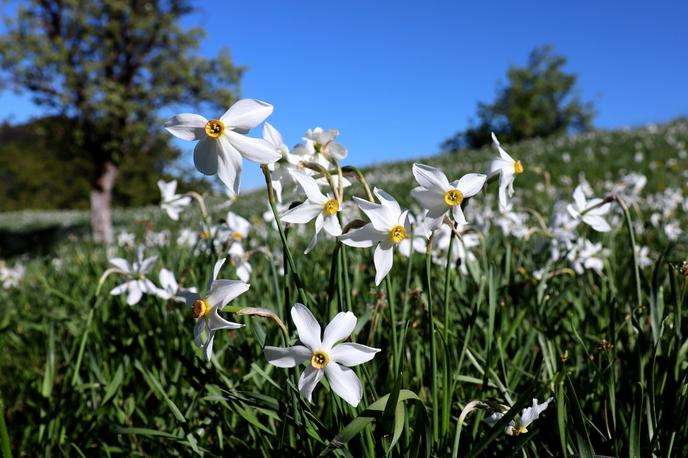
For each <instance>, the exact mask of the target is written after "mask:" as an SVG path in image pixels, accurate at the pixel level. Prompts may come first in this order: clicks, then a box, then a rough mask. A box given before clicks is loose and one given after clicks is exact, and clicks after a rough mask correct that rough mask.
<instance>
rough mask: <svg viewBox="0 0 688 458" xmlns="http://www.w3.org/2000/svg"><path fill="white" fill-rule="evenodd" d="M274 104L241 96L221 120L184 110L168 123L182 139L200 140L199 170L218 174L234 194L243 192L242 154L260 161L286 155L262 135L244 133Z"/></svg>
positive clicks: (196, 156)
mask: <svg viewBox="0 0 688 458" xmlns="http://www.w3.org/2000/svg"><path fill="white" fill-rule="evenodd" d="M272 109H273V108H272V105H270V104H268V103H265V102H262V101H260V100H255V99H241V100H239V101H238V102H236V103H235V104H234V105H232V106H231V107H230V108H229V109H228V110H227V111H226V112H225V114H223V115H222V116H221V117H220V119H211V120H208V119H206V118H204V117H203V116H201V115H197V114H192V113H182V114H179V115H176V116H173V117H172V118H171V119H169V120H168V121H167V122H166V123H165V129H167V130H168V131H169V132H170V133H171V134H172V135H174V136H176V137H178V138H181V139H182V140H189V141H198V143H197V144H196V147H195V148H194V164H195V165H196V168H197V169H198V171H199V172H201V173H203V174H205V175H215V174H217V176H218V178H220V180H221V181H222V182H223V183H224V184H225V185H226V186H227V188H229V190H230V191H231V193H232V194H234V195H235V194H238V193H239V184H240V178H241V168H242V164H241V161H242V157H244V158H246V159H248V160H250V161H253V162H257V163H259V164H269V163H272V162H275V161H278V160H279V159H280V158H281V157H282V156H281V154H280V153H279V152H277V151H276V150H275V148H274V147H273V146H272V145H271V144H270V143H268V142H266V141H265V140H263V139H262V138H251V137H246V136H245V135H243V134H246V133H248V131H249V130H250V129H252V128H254V127H256V126H257V125H258V124H260V123H261V122H263V121H264V120H265V118H267V117H268V116H270V114H271V113H272Z"/></svg>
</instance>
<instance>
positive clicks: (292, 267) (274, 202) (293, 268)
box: [260, 164, 308, 305]
mask: <svg viewBox="0 0 688 458" xmlns="http://www.w3.org/2000/svg"><path fill="white" fill-rule="evenodd" d="M260 169H261V170H262V171H263V175H264V176H265V184H266V186H267V190H268V202H269V203H270V208H271V209H272V214H273V215H274V216H275V223H277V230H278V231H279V234H280V239H281V240H282V248H283V249H284V256H285V257H286V258H287V263H288V264H289V268H290V270H291V273H292V275H293V277H294V281H295V282H296V288H297V289H298V291H299V298H300V299H301V302H302V303H303V304H304V305H308V297H307V296H306V292H305V291H304V289H303V282H302V281H301V277H300V276H299V272H298V270H296V263H295V262H294V258H293V257H292V255H291V251H290V250H289V244H288V243H287V236H286V234H285V233H284V226H283V225H282V219H281V218H280V216H279V212H278V211H277V200H276V199H275V192H274V190H273V189H272V180H271V179H270V170H269V169H268V167H267V165H265V164H261V166H260ZM285 267H286V266H285Z"/></svg>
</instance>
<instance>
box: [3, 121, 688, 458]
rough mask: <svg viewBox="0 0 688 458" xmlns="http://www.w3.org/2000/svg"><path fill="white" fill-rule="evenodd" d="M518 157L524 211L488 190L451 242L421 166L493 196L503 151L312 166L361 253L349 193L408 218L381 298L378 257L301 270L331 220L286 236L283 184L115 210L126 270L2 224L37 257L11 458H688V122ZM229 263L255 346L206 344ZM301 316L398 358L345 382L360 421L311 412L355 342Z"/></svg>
mask: <svg viewBox="0 0 688 458" xmlns="http://www.w3.org/2000/svg"><path fill="white" fill-rule="evenodd" d="M209 135H210V134H209ZM347 135H355V133H344V134H343V135H342V136H341V137H339V138H338V139H337V141H340V140H341V141H342V142H343V143H344V144H345V143H346V137H347ZM502 146H503V147H504V148H505V149H506V150H507V151H508V153H509V154H510V155H511V156H512V157H513V158H516V159H519V160H520V161H522V165H523V172H522V173H518V174H517V175H516V176H515V180H514V188H515V193H514V196H513V198H511V199H510V206H509V208H507V209H505V210H506V211H503V212H502V211H500V202H499V199H498V197H497V196H498V187H499V183H498V179H496V178H495V177H493V178H492V179H489V180H488V181H487V182H486V183H485V185H484V186H483V187H481V189H480V192H478V193H477V194H476V195H474V196H472V197H470V198H465V199H463V195H462V202H459V203H460V204H461V206H462V207H463V211H464V213H465V218H466V220H467V221H468V225H465V226H464V225H454V223H453V222H450V224H442V225H441V226H438V227H436V228H434V229H433V231H432V236H430V232H429V231H427V230H426V229H427V226H426V225H425V220H423V218H422V213H423V211H422V210H423V209H422V207H421V205H420V204H419V202H418V200H417V199H414V198H413V197H412V196H411V195H410V192H411V190H412V188H414V187H416V186H418V183H417V182H416V179H415V178H414V174H413V173H412V167H413V163H414V162H416V163H422V164H427V165H430V166H433V167H437V168H439V169H441V170H442V171H443V172H444V173H445V174H446V175H447V177H449V180H450V181H451V180H455V179H458V178H460V177H461V176H463V175H464V174H467V173H472V172H478V173H486V171H487V168H488V166H489V164H490V161H491V160H492V159H494V158H495V157H496V156H497V150H496V149H495V148H494V147H490V148H484V149H481V150H467V151H458V152H454V153H450V154H444V155H439V156H432V157H424V158H418V159H417V160H416V161H402V162H394V163H385V164H379V165H377V166H374V167H369V168H364V169H361V170H358V169H355V168H353V167H347V165H346V160H345V159H344V160H341V167H339V162H337V161H331V162H329V163H327V162H326V163H325V164H326V166H325V167H324V168H323V165H322V163H320V168H318V167H317V166H316V165H317V164H312V168H305V169H301V171H302V172H304V173H305V172H308V173H309V174H310V175H312V176H313V178H322V177H323V175H327V174H332V180H331V183H329V184H328V182H327V181H323V182H321V183H320V184H321V185H322V189H323V192H325V191H327V190H328V189H329V188H330V184H333V185H334V186H333V188H334V191H333V192H334V194H335V195H337V194H338V193H339V194H341V195H343V198H342V199H339V200H340V201H341V208H339V210H341V211H339V212H338V213H339V219H340V220H341V227H342V229H343V231H344V232H345V233H351V232H352V231H355V230H357V229H359V230H360V227H361V226H362V225H363V224H365V223H367V222H368V221H369V219H368V216H367V214H366V213H364V212H361V211H360V208H364V207H365V205H366V204H365V203H363V204H362V203H360V201H354V200H352V196H356V197H358V198H360V199H363V200H367V201H370V202H373V200H374V196H371V195H369V193H368V191H371V193H372V190H373V189H374V188H380V189H383V190H384V191H386V192H387V193H388V194H389V195H391V196H393V197H394V198H395V199H396V200H397V201H398V202H399V204H400V206H401V208H409V209H410V215H413V221H414V222H415V223H414V224H413V225H410V226H408V228H409V230H408V231H405V232H404V234H402V235H403V237H400V239H399V242H400V243H399V244H398V245H399V246H394V248H393V249H394V255H393V265H392V267H391V270H390V271H389V274H387V276H386V277H385V278H384V279H381V281H379V282H377V283H379V284H378V285H376V266H375V263H374V254H373V248H358V247H356V246H351V245H347V244H346V243H341V242H339V241H338V240H337V239H336V238H335V237H332V236H330V235H327V234H325V233H324V232H323V234H322V236H321V237H320V239H319V240H318V242H317V244H316V245H315V247H314V248H313V249H312V250H311V251H310V252H309V253H308V254H304V250H306V248H307V246H308V244H309V241H310V240H311V238H312V237H313V233H314V225H313V223H312V222H310V223H308V224H298V223H287V222H284V221H279V224H278V222H277V221H276V220H275V214H274V213H275V212H273V211H272V210H273V209H274V210H276V213H277V215H278V216H280V217H281V218H280V219H283V218H284V215H285V213H288V212H289V210H288V209H289V208H290V204H291V203H292V202H294V201H303V200H304V196H303V194H302V193H301V192H300V189H299V186H297V184H298V183H294V182H288V183H287V182H285V183H283V184H279V185H277V186H283V187H284V190H283V192H282V193H283V196H282V202H281V203H279V202H277V201H276V200H277V196H275V195H274V189H273V193H272V196H273V197H274V199H273V202H272V204H273V208H271V206H270V205H269V199H268V196H269V195H271V194H270V192H269V191H268V187H267V186H266V187H264V188H263V189H260V190H256V191H252V192H246V193H242V194H240V195H239V196H238V197H237V198H236V199H228V198H226V196H224V195H205V196H200V195H188V196H174V192H173V191H172V192H171V194H170V195H172V196H173V197H172V198H170V199H167V200H165V196H164V193H163V206H164V207H165V209H163V208H160V207H151V208H145V209H128V210H117V211H116V212H115V223H116V243H115V244H114V246H112V247H110V248H109V249H106V248H104V247H102V246H99V245H95V244H93V243H91V242H89V240H88V234H87V233H86V231H85V230H84V226H83V223H84V221H86V220H87V218H88V215H87V214H86V213H83V212H49V213H47V212H23V213H7V214H2V215H0V234H2V236H3V239H4V240H14V241H15V242H16V241H21V246H22V250H21V251H23V253H19V252H17V251H16V250H14V251H12V250H9V251H6V252H4V253H2V255H3V256H5V257H6V259H5V261H4V264H3V265H2V266H0V302H1V303H2V304H3V308H2V314H1V315H0V347H2V348H3V351H2V352H0V414H1V415H0V418H1V420H0V444H1V445H2V450H3V453H4V455H3V456H41V455H42V456H55V455H68V456H156V455H166V456H189V455H193V454H200V455H209V456H214V455H230V454H231V455H233V456H287V455H290V456H318V455H329V456H354V457H359V456H361V457H379V456H441V457H444V456H461V457H476V456H539V457H547V456H581V457H592V456H628V457H641V456H642V457H647V456H658V457H672V456H688V426H687V423H686V421H685V415H686V413H688V385H687V380H688V362H687V361H686V353H687V352H688V313H687V312H686V309H687V307H686V291H687V288H688V263H685V261H686V260H687V259H688V254H687V251H686V246H687V244H686V241H687V240H686V234H685V228H686V223H687V221H688V219H687V217H686V211H687V210H688V198H687V197H686V189H687V186H688V121H685V120H677V121H674V122H671V123H666V124H658V125H650V126H645V127H642V128H636V129H626V130H618V131H609V132H607V131H596V132H592V133H590V134H585V135H579V136H573V137H553V138H549V139H544V140H540V139H538V140H531V141H526V142H522V143H519V144H515V145H506V144H503V145H502ZM266 173H271V174H272V178H273V179H275V177H276V176H277V175H278V173H277V171H276V170H268V169H267V168H266ZM340 174H341V175H340ZM343 178H346V179H347V180H348V182H349V183H350V184H351V185H350V186H344V180H343ZM364 182H366V183H367V184H368V185H369V189H366V187H365V186H364V185H363V183H364ZM272 184H273V183H271V186H272ZM340 184H341V186H340ZM575 189H579V191H578V192H579V193H581V195H583V196H585V199H588V202H590V199H592V198H593V197H597V198H601V199H605V200H603V201H602V202H599V207H597V209H600V208H602V207H604V208H605V209H607V208H608V211H606V212H604V214H603V215H602V216H601V218H602V219H603V220H604V221H605V222H606V223H607V224H608V225H609V227H610V230H608V231H602V232H600V231H598V230H595V229H594V228H593V227H591V224H590V222H589V220H586V216H590V215H593V214H594V210H596V209H594V208H587V209H585V210H584V209H581V208H578V210H582V211H579V214H578V217H577V218H576V217H575V215H574V213H575V212H574V213H572V211H567V205H569V204H576V201H574V197H573V194H574V190H575ZM309 197H310V195H309ZM377 197H378V199H380V195H379V194H378V196H377ZM385 198H386V197H385V196H384V195H382V199H381V200H384V199H385ZM585 199H584V200H585ZM291 206H292V208H293V205H291ZM605 206H606V207H605ZM297 208H298V207H297ZM371 208H372V207H371ZM326 210H327V208H326ZM176 211H178V212H179V215H178V216H179V219H178V220H176V221H175V220H173V219H172V218H170V212H172V213H173V214H174V213H175V212H176ZM292 211H293V210H292ZM325 213H326V214H327V212H325ZM326 216H327V215H326ZM330 216H332V215H330ZM335 216H336V214H335ZM244 219H245V220H244ZM287 219H289V217H288V216H287ZM335 220H336V217H335ZM596 222H597V223H599V220H596ZM332 224H334V222H332ZM337 224H339V223H337ZM402 226H403V223H402ZM451 226H454V227H455V232H454V231H453V230H452V229H451ZM327 227H329V226H327V225H325V229H327ZM46 233H49V235H50V236H49V237H42V238H36V236H35V234H43V235H45V234H46ZM340 240H346V237H345V236H343V237H342V238H341V239H340ZM395 242H396V240H395ZM17 243H19V242H17ZM5 249H6V250H7V248H5ZM224 258H227V260H226V262H225V263H224V264H222V265H221V266H220V267H219V271H218V273H217V278H218V279H231V280H236V279H241V280H243V281H245V282H247V283H250V288H248V289H247V290H245V291H242V292H241V293H234V294H232V295H231V296H232V300H231V302H229V303H228V304H226V303H223V304H221V305H220V306H219V307H218V310H220V316H221V317H222V318H223V319H224V320H228V321H229V322H232V323H238V324H241V325H244V326H243V327H240V328H239V327H236V328H227V327H226V328H225V329H219V330H214V329H209V328H206V329H205V330H203V329H201V328H199V327H198V326H197V323H199V322H201V323H203V322H202V320H204V319H206V318H207V317H211V318H212V316H213V315H212V313H214V312H210V313H208V311H207V310H206V307H208V306H212V305H213V304H212V303H211V302H212V301H209V300H206V301H205V302H203V301H204V300H205V299H204V298H206V299H208V298H209V297H212V294H211V295H210V296H205V295H204V293H206V289H207V287H206V285H207V284H209V283H212V279H213V276H214V272H213V270H214V267H216V266H217V264H216V263H217V261H218V260H221V259H224ZM121 260H126V261H127V262H126V264H125V263H123V262H122V261H121ZM135 264H136V265H135ZM161 272H163V273H161ZM170 276H171V277H173V279H174V282H172V281H171V280H170ZM127 281H130V282H133V283H132V284H131V285H129V286H128V287H127V289H126V290H125V289H123V288H120V289H119V290H118V289H117V288H118V287H119V285H121V284H123V283H125V282H127ZM151 285H152V286H151ZM226 285H229V284H226ZM232 285H235V283H232ZM237 285H238V283H237ZM192 287H195V288H197V290H198V291H199V292H200V294H201V295H200V296H199V297H195V296H192V292H191V291H189V290H188V289H189V288H192ZM216 287H217V288H219V286H217V285H216ZM227 287H229V286H227ZM136 288H139V289H140V290H141V291H139V292H140V293H141V294H138V293H137V292H135V291H134V292H132V290H133V289H136ZM210 291H214V290H213V287H212V285H211V288H210ZM112 292H119V293H121V294H118V295H114V294H112ZM139 296H140V297H139ZM189 297H191V300H185V299H188V298H189ZM225 299H226V298H225ZM128 302H129V303H132V304H131V305H130V304H129V303H128ZM223 302H224V299H223ZM297 303H301V304H304V305H305V306H306V307H307V308H308V310H310V312H312V314H313V316H314V317H315V319H316V320H317V321H318V322H319V323H320V326H322V329H323V330H324V329H325V326H326V325H327V324H328V323H330V321H331V320H332V319H333V318H335V316H338V317H339V318H338V320H340V321H344V320H348V322H347V323H348V324H347V326H348V328H347V332H348V333H347V332H343V331H342V332H340V333H339V334H340V335H339V337H340V339H338V340H344V341H345V342H344V343H339V344H338V345H339V346H344V345H349V346H348V347H347V348H348V349H352V348H356V349H357V351H358V350H360V351H364V350H362V348H363V347H360V346H359V347H354V346H353V345H352V344H351V343H352V342H355V343H357V344H360V345H365V346H366V347H365V348H370V349H375V350H379V351H377V352H375V353H374V355H373V353H371V352H372V351H373V350H370V351H369V350H365V351H369V353H368V354H367V356H366V358H364V359H365V361H363V360H360V361H363V362H362V363H361V364H358V363H359V362H360V361H359V360H357V361H354V362H352V364H350V365H352V366H354V367H353V368H352V370H353V372H351V371H349V370H347V369H344V370H342V373H346V374H347V375H346V376H347V377H348V379H347V380H349V381H351V380H353V378H358V379H359V380H360V386H361V387H362V392H361V393H360V394H361V399H360V402H356V392H355V390H354V392H353V394H352V391H351V389H350V388H351V386H342V383H341V380H337V379H336V378H335V379H334V383H333V382H332V379H330V377H331V372H327V373H326V375H325V377H323V378H322V379H321V380H320V381H319V383H317V380H315V382H316V383H317V386H315V388H314V389H313V390H312V402H309V400H308V399H307V396H304V394H303V390H300V389H299V385H300V383H299V379H300V377H301V376H302V374H303V373H304V372H306V371H313V370H314V369H318V368H320V366H321V365H322V364H325V365H327V364H328V361H329V358H334V356H333V355H334V353H332V352H334V349H336V348H337V345H335V346H334V347H333V348H332V349H330V350H331V351H330V350H328V351H330V353H329V356H328V355H324V356H323V355H320V353H318V352H319V350H318V349H316V348H311V347H310V346H309V343H308V342H307V340H308V341H311V340H312V339H314V337H313V336H310V337H309V336H306V335H305V334H307V333H308V332H311V333H312V329H311V330H310V331H308V330H307V329H305V328H304V325H303V322H305V321H308V319H307V318H303V316H304V315H303V314H304V313H305V312H302V311H300V310H301V309H299V308H298V307H295V304H297ZM222 306H224V308H223V307H222ZM199 308H200V309H199ZM294 310H296V312H295V311H294ZM344 312H352V313H353V315H355V317H356V319H355V320H353V319H351V318H350V317H351V314H346V313H344ZM338 314H340V315H338ZM295 316H296V317H297V321H298V320H299V319H301V320H302V323H301V325H299V323H298V322H297V323H295V321H294V317H295ZM298 317H301V318H298ZM208 319H209V320H210V318H208ZM303 320H305V321H303ZM352 323H353V324H352ZM347 326H345V327H347ZM195 327H196V328H197V330H198V336H197V337H198V339H197V340H199V342H200V343H202V345H201V346H199V345H197V344H196V343H195V342H194V334H195V331H194V328H195ZM297 328H298V332H297ZM331 329H334V327H332V328H331ZM208 331H211V332H210V334H214V344H211V345H210V350H208V347H209V345H208V342H209V340H208V339H209V336H208V335H207V334H208ZM332 332H334V331H332ZM317 334H318V336H317V339H320V334H319V332H318V333H317ZM325 334H326V340H327V331H325ZM299 341H301V343H302V344H304V345H306V347H308V348H309V350H313V355H311V354H310V353H309V354H308V356H307V357H304V358H302V360H304V361H306V362H307V364H297V365H295V367H293V368H285V367H279V366H280V364H281V365H282V366H285V365H287V364H286V363H284V360H283V361H282V363H279V362H277V363H275V361H277V360H279V358H275V357H274V355H275V354H277V353H276V352H278V350H271V349H270V347H287V346H293V345H297V344H299ZM314 345H315V344H314ZM322 345H323V346H326V345H325V344H324V343H323V344H322ZM266 347H268V348H267V350H266ZM342 348H343V347H342ZM316 350H318V351H316ZM271 352H272V353H271ZM270 355H272V356H273V357H272V358H270V357H269V356H270ZM279 355H282V356H283V357H284V359H286V356H284V354H283V353H279ZM318 355H320V356H321V357H322V358H325V362H324V363H322V361H320V360H318V359H317V357H318ZM208 356H210V358H208ZM292 356H293V355H292ZM292 356H290V357H292ZM311 356H312V358H311ZM351 359H352V360H353V359H355V358H353V357H351ZM269 360H271V361H272V362H273V363H274V364H271V363H270V361H269ZM346 360H347V359H346V358H344V357H343V358H340V359H338V360H337V361H339V362H341V361H346ZM319 361H320V362H319ZM333 361H334V359H333ZM342 364H343V365H344V366H346V365H347V364H344V363H342ZM329 365H330V366H329V367H330V368H331V367H332V365H333V363H332V362H329ZM337 367H339V366H337ZM325 369H326V370H327V367H325ZM340 369H341V368H340ZM340 369H337V370H340ZM310 373H311V372H309V374H310ZM351 374H353V376H352V375H351ZM320 375H322V374H320ZM352 377H353V378H352ZM312 382H313V380H310V382H309V383H312ZM352 383H353V382H352ZM534 399H537V400H538V401H537V402H536V403H535V404H534V403H533V400H534ZM547 401H549V402H547ZM353 404H357V405H356V406H354V405H353ZM524 409H525V410H524ZM528 409H530V410H528ZM536 413H537V414H536Z"/></svg>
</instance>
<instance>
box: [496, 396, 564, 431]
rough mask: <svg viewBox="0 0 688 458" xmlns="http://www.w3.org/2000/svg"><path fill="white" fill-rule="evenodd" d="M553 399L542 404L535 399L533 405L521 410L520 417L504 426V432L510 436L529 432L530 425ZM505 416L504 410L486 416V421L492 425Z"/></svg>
mask: <svg viewBox="0 0 688 458" xmlns="http://www.w3.org/2000/svg"><path fill="white" fill-rule="evenodd" d="M553 399H554V398H549V399H548V400H546V401H545V402H543V403H542V404H539V403H538V400H537V398H535V399H533V405H532V406H531V407H526V408H525V409H523V410H521V414H520V415H519V416H518V418H517V419H515V420H512V421H510V422H509V424H508V425H507V426H505V427H504V432H505V433H506V434H507V435H509V436H518V435H519V434H525V433H527V432H528V426H530V424H531V423H533V422H534V421H535V420H537V419H538V417H539V416H540V414H541V413H542V412H544V411H545V410H546V409H547V406H549V403H550V402H552V400H553ZM503 416H504V413H503V412H495V413H493V414H492V415H490V416H489V417H487V418H485V421H486V422H487V423H488V424H489V425H490V426H494V425H495V424H496V423H497V422H498V421H499V420H500V419H501V418H502V417H503Z"/></svg>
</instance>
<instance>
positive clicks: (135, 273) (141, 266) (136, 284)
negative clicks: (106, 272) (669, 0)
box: [110, 248, 158, 305]
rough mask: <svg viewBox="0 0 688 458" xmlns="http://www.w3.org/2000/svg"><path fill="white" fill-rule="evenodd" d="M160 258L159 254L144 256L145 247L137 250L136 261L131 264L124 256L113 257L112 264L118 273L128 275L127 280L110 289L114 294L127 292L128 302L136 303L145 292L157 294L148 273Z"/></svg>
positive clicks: (130, 303)
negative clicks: (147, 275)
mask: <svg viewBox="0 0 688 458" xmlns="http://www.w3.org/2000/svg"><path fill="white" fill-rule="evenodd" d="M157 259H158V257H157V256H151V257H150V258H145V259H144V257H143V249H141V248H139V250H137V252H136V261H134V262H133V263H131V264H129V261H127V260H126V259H123V258H111V259H110V264H112V265H113V266H114V267H115V268H116V269H117V270H118V273H121V274H123V275H125V276H126V277H127V281H125V282H124V283H122V284H121V285H118V286H115V287H114V288H112V290H110V294H111V295H113V296H119V295H120V294H122V293H124V292H126V293H127V304H129V305H135V304H138V302H139V301H140V300H141V297H143V294H144V293H146V294H155V293H156V291H157V288H156V286H155V284H153V282H152V281H150V280H149V279H148V278H147V277H146V274H147V273H148V271H149V270H150V269H151V267H153V264H154V263H155V261H156V260H157Z"/></svg>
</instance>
